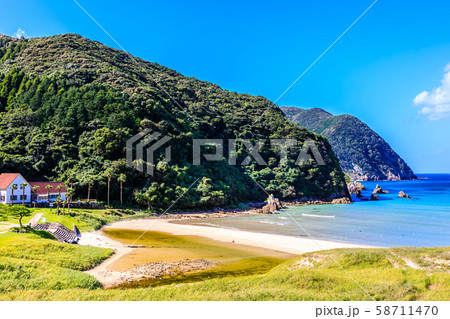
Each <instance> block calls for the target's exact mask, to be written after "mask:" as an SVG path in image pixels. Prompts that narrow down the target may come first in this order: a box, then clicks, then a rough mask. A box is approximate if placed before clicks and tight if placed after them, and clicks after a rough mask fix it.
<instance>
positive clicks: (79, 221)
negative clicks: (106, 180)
mask: <svg viewBox="0 0 450 319" xmlns="http://www.w3.org/2000/svg"><path fill="white" fill-rule="evenodd" d="M31 211H32V215H31V216H30V217H25V218H23V220H22V224H24V225H26V224H27V223H28V222H29V221H30V220H31V218H33V216H34V215H35V214H39V213H42V214H44V215H43V216H42V217H43V218H45V221H46V222H47V223H60V224H62V225H64V226H65V227H67V228H69V229H73V225H77V227H78V229H79V230H80V231H82V232H86V231H91V230H96V229H100V228H101V227H102V226H104V225H106V224H108V223H112V222H117V221H120V220H122V219H125V218H145V217H149V216H150V215H149V214H146V213H143V212H137V213H134V214H125V213H122V210H117V209H71V210H70V212H71V215H68V214H67V208H66V214H65V215H61V214H60V215H56V208H36V209H33V208H31ZM5 222H7V223H12V224H18V220H17V219H13V218H9V219H7V220H6V221H3V222H2V223H3V224H0V231H2V229H4V230H6V227H5V226H4V223H5Z"/></svg>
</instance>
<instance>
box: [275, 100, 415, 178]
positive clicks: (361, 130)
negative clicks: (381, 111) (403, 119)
mask: <svg viewBox="0 0 450 319" xmlns="http://www.w3.org/2000/svg"><path fill="white" fill-rule="evenodd" d="M281 109H282V110H283V111H284V113H285V114H286V116H287V117H288V118H289V119H291V121H292V122H294V123H298V124H299V126H301V127H305V128H307V129H308V130H311V131H313V132H316V133H317V134H320V135H322V136H325V137H326V138H327V139H328V141H329V142H330V144H331V146H332V147H333V150H334V152H335V153H336V156H337V157H338V158H339V161H340V162H341V166H342V169H343V170H344V172H346V173H348V174H349V175H350V177H351V178H352V179H353V180H398V179H402V180H403V179H417V177H416V176H415V175H414V173H413V171H412V170H411V168H410V167H409V166H408V165H407V164H406V163H405V161H404V160H403V159H402V158H401V157H400V156H398V154H397V153H395V152H394V150H392V148H391V147H390V146H389V144H388V143H387V142H386V141H385V140H383V139H382V138H381V137H380V136H379V135H378V134H377V133H376V132H374V131H373V130H372V129H371V128H370V127H368V126H367V125H366V124H365V123H363V122H362V121H360V120H359V119H357V118H356V117H354V116H351V115H339V116H333V115H332V114H330V113H328V112H326V111H324V110H322V109H319V108H313V109H308V110H304V109H301V108H297V107H282V108H281Z"/></svg>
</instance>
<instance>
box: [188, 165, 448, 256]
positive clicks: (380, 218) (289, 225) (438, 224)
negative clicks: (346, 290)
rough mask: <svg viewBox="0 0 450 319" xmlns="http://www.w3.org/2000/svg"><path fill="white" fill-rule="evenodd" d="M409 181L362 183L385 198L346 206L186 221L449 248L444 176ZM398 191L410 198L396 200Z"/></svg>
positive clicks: (367, 194)
mask: <svg viewBox="0 0 450 319" xmlns="http://www.w3.org/2000/svg"><path fill="white" fill-rule="evenodd" d="M418 177H419V180H414V181H379V182H362V184H363V185H364V186H365V187H366V189H367V190H366V191H363V192H362V195H363V196H364V197H366V198H367V197H370V195H371V193H372V191H373V189H374V188H375V187H376V185H377V184H379V185H380V187H381V188H382V189H383V190H387V191H388V192H389V193H388V194H379V198H380V200H378V201H361V200H359V199H358V198H356V196H353V197H352V199H353V200H354V202H353V203H352V204H349V205H345V204H333V205H309V206H290V207H287V208H285V209H283V210H282V211H280V212H279V214H274V215H256V216H255V215H253V216H243V217H242V216H241V217H229V218H220V219H207V220H191V221H190V223H192V224H200V225H205V226H216V227H223V228H230V229H241V230H248V231H256V232H263V233H273V234H281V235H290V236H302V237H308V238H311V237H312V238H314V239H325V240H333V241H342V242H350V243H359V244H368V245H375V246H382V247H392V246H415V247H445V246H450V174H418ZM400 191H403V192H405V193H406V194H409V195H410V197H411V199H407V198H400V197H399V196H398V193H399V192H400Z"/></svg>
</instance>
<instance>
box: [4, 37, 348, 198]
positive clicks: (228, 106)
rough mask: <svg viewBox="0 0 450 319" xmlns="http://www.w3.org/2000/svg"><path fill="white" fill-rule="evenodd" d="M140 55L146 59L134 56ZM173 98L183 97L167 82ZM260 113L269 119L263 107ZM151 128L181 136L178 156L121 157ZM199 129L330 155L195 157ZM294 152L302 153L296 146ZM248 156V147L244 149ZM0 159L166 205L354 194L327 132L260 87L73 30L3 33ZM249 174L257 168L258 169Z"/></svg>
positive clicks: (33, 173) (98, 193)
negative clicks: (149, 160)
mask: <svg viewBox="0 0 450 319" xmlns="http://www.w3.org/2000/svg"><path fill="white" fill-rule="evenodd" d="M133 59H135V61H137V62H138V64H139V65H137V64H136V63H135V61H133ZM155 81H156V82H158V83H159V85H160V86H161V87H162V88H163V89H164V90H166V91H167V92H168V93H169V94H170V95H171V96H173V97H174V99H175V100H176V101H177V103H178V104H176V103H175V102H174V101H173V100H171V98H169V96H168V95H166V94H165V93H164V92H163V90H162V89H161V87H158V85H157V84H156V82H155ZM260 116H261V120H259V121H257V119H258V118H259V117H260ZM143 128H151V129H152V130H157V131H158V132H160V133H162V134H167V135H170V136H171V137H172V138H173V140H172V141H173V144H174V145H173V148H175V150H173V152H172V153H173V154H172V161H171V162H170V163H169V164H162V163H160V164H158V165H157V166H156V167H155V170H156V173H155V174H154V176H147V175H144V174H142V173H140V172H138V171H137V170H135V169H132V168H127V167H126V163H125V142H126V140H127V139H128V138H130V137H131V136H133V135H134V134H136V133H138V132H139V131H140V130H141V129H143ZM192 138H245V139H251V140H253V141H256V140H257V139H260V138H264V139H268V138H296V139H298V140H299V142H300V143H299V145H301V143H302V142H303V141H304V140H305V139H307V138H309V139H312V140H314V141H316V143H317V145H318V147H319V150H320V152H321V155H322V156H323V158H324V161H325V163H326V165H324V166H319V165H317V163H316V162H315V161H308V162H304V163H303V164H302V166H297V165H295V163H294V161H295V157H296V155H297V154H298V152H299V149H296V150H293V152H294V154H293V156H292V158H291V159H290V160H289V161H288V162H287V163H279V161H277V160H276V159H277V158H279V155H278V154H277V153H276V152H274V151H273V150H271V149H269V147H268V146H267V145H266V146H265V147H264V148H263V150H262V154H263V157H264V158H265V159H266V160H267V162H268V163H269V166H268V167H267V166H259V165H256V164H255V163H252V164H251V165H249V166H245V167H241V166H235V167H233V166H229V165H228V164H227V161H223V162H213V163H204V164H203V165H200V166H194V165H192V160H191V159H190V157H191V156H192V155H191V154H192V147H191V145H192ZM295 152H297V153H295ZM237 156H238V160H237V162H238V163H240V162H242V160H243V159H244V158H245V157H246V156H247V152H246V150H245V149H244V148H243V147H242V146H239V147H238V150H237ZM0 171H1V172H20V173H22V174H23V175H24V176H25V178H27V179H29V180H63V181H66V182H70V183H73V186H74V188H75V191H76V194H77V195H76V197H77V196H79V197H80V198H86V196H87V189H88V185H89V184H90V185H91V190H92V193H91V198H97V199H99V200H105V199H106V181H107V177H106V175H107V174H108V175H111V176H112V183H111V198H113V199H118V192H119V186H118V185H119V183H118V182H117V177H118V176H119V175H120V174H125V175H126V177H127V180H126V182H125V183H124V191H125V196H124V197H125V198H126V201H129V202H133V201H135V200H138V202H140V203H143V204H148V205H151V206H153V207H167V206H168V205H169V204H170V203H171V202H172V201H174V200H175V199H176V198H178V197H179V195H181V194H183V193H184V192H185V191H186V190H187V188H188V187H189V186H190V185H191V183H192V182H193V181H195V179H196V178H200V181H201V183H197V184H196V185H194V186H193V187H192V188H191V189H189V191H188V192H187V194H186V196H184V197H182V198H181V199H180V200H178V201H177V203H176V205H177V206H179V207H199V206H218V205H226V204H237V203H239V202H245V201H250V200H261V199H265V197H266V196H267V195H266V194H265V193H264V192H263V191H262V190H261V189H260V188H259V187H258V186H257V184H256V183H255V182H254V181H253V180H252V178H253V179H255V180H256V181H257V182H258V183H259V184H260V185H262V187H263V188H264V189H265V190H266V191H267V192H268V193H273V194H274V195H275V196H278V197H281V198H301V197H312V198H334V197H342V196H345V195H346V194H347V191H346V186H345V181H344V176H343V173H342V171H341V169H340V166H339V161H338V160H337V158H336V156H335V155H334V153H333V151H332V149H331V146H330V145H329V144H328V142H327V141H326V140H325V139H324V138H322V137H321V136H319V135H317V134H315V133H312V132H309V131H307V130H306V129H302V128H299V127H297V126H296V125H293V124H291V123H290V122H289V121H288V120H287V119H286V117H285V116H284V114H283V112H282V111H281V110H280V109H279V108H278V107H277V106H276V105H274V104H273V103H271V102H270V101H269V100H267V99H266V98H264V97H261V96H251V95H248V94H238V93H235V92H230V91H226V90H223V89H221V88H220V87H219V86H217V85H215V84H212V83H208V82H204V81H200V80H197V79H195V78H190V77H185V76H182V75H181V74H179V73H178V72H176V71H173V70H170V69H168V68H166V67H163V66H161V65H158V64H156V63H150V62H147V61H144V60H142V59H139V58H131V57H130V56H129V55H128V54H127V53H125V52H123V51H120V50H116V49H112V48H109V47H107V46H105V45H103V44H101V43H99V42H95V41H91V40H89V39H86V38H83V37H81V36H79V35H76V34H65V35H59V36H51V37H44V38H32V39H20V40H19V39H15V38H11V37H7V36H0ZM250 177H252V178H250Z"/></svg>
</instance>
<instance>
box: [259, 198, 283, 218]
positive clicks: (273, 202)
mask: <svg viewBox="0 0 450 319" xmlns="http://www.w3.org/2000/svg"><path fill="white" fill-rule="evenodd" d="M279 209H281V204H280V201H279V200H278V198H275V197H274V196H273V195H272V194H270V195H269V198H268V199H267V204H266V205H265V206H264V207H263V208H262V209H261V212H262V213H263V214H273V213H274V212H276V211H277V210H279Z"/></svg>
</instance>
